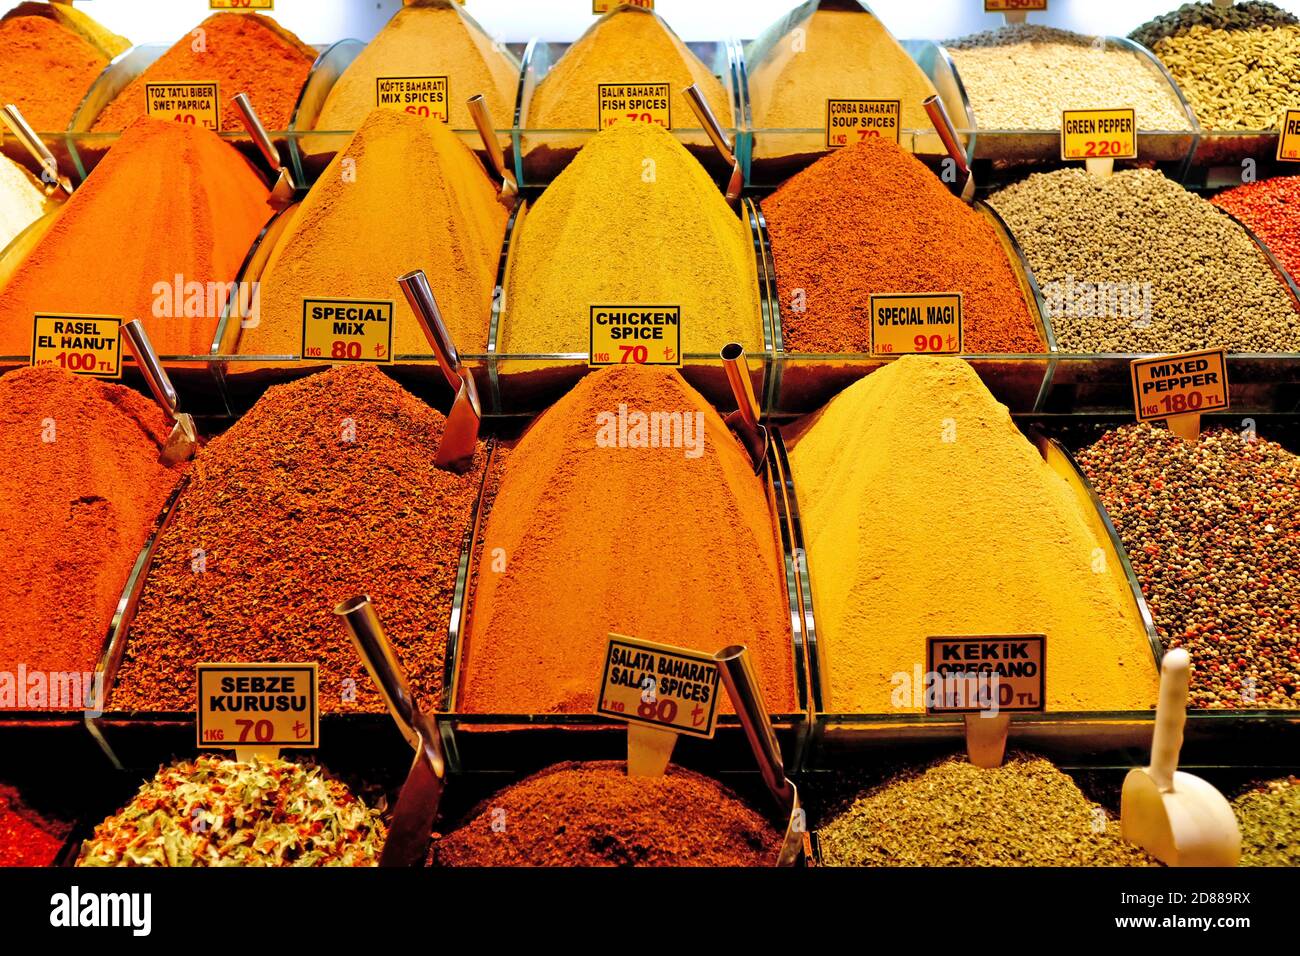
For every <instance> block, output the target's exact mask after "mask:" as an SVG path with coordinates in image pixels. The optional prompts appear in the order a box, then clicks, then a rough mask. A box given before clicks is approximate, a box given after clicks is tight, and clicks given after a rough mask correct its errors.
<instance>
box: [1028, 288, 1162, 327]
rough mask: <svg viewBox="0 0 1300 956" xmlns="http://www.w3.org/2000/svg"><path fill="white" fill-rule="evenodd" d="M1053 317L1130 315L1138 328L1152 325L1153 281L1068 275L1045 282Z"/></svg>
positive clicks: (1046, 299) (1046, 301) (1045, 297)
mask: <svg viewBox="0 0 1300 956" xmlns="http://www.w3.org/2000/svg"><path fill="white" fill-rule="evenodd" d="M1041 291H1042V294H1043V305H1044V306H1045V307H1046V311H1047V316H1048V318H1051V319H1061V318H1065V319H1096V318H1111V319H1128V320H1130V321H1131V322H1132V323H1133V325H1134V326H1135V327H1137V328H1141V329H1145V328H1148V327H1149V326H1150V325H1151V316H1152V314H1153V309H1152V305H1151V283H1150V282H1079V281H1077V280H1076V279H1075V278H1074V276H1072V275H1067V276H1066V277H1065V278H1064V279H1061V280H1059V281H1052V282H1045V283H1043V286H1042V290H1041Z"/></svg>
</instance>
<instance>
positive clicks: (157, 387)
mask: <svg viewBox="0 0 1300 956" xmlns="http://www.w3.org/2000/svg"><path fill="white" fill-rule="evenodd" d="M122 331H123V333H125V335H126V340H127V342H128V343H129V344H130V346H131V351H132V353H133V354H134V355H135V361H136V364H137V365H138V366H140V371H141V373H142V374H143V375H144V380H145V381H146V382H148V383H149V391H150V392H152V393H153V397H154V401H156V402H157V403H158V404H159V405H161V406H162V408H163V411H165V412H166V413H167V414H168V415H170V416H172V417H173V418H175V417H176V416H177V415H178V414H179V413H180V398H179V396H178V395H177V394H176V388H175V386H173V385H172V380H171V378H170V377H169V376H168V375H167V370H166V369H164V368H163V366H162V362H160V361H159V360H158V353H157V352H156V351H155V350H154V347H153V343H152V342H150V341H149V333H147V332H146V331H145V330H144V325H143V324H142V323H141V322H140V320H139V319H132V320H131V321H130V322H128V323H126V325H124V326H122Z"/></svg>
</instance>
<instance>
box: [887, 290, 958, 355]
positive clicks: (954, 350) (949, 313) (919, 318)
mask: <svg viewBox="0 0 1300 956" xmlns="http://www.w3.org/2000/svg"><path fill="white" fill-rule="evenodd" d="M961 327H962V321H961V293H960V292H943V293H929V292H925V293H907V292H899V293H893V294H887V295H873V296H872V297H871V354H872V355H909V354H913V353H915V354H919V355H959V354H961V351H962V331H961Z"/></svg>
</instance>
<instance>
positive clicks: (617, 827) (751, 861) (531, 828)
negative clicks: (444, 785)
mask: <svg viewBox="0 0 1300 956" xmlns="http://www.w3.org/2000/svg"><path fill="white" fill-rule="evenodd" d="M780 846H781V836H780V834H779V833H777V831H776V830H775V829H774V828H773V827H772V825H771V824H769V823H768V822H767V821H766V820H765V819H763V817H762V816H760V815H759V814H758V813H756V812H755V811H753V810H751V809H750V808H749V807H748V806H746V805H745V804H744V803H742V802H741V800H740V798H739V797H737V796H736V795H735V794H734V793H732V792H731V791H730V790H728V789H727V788H726V787H724V786H722V785H721V784H719V783H718V782H717V781H715V780H711V779H710V778H708V777H705V776H701V775H700V774H698V773H694V772H692V771H690V770H683V769H681V768H680V767H669V768H668V771H667V773H665V774H664V775H663V776H662V777H629V776H628V775H627V772H626V768H625V766H624V765H623V764H622V763H617V762H614V761H602V762H594V763H561V764H556V765H555V766H553V767H547V768H546V769H545V770H543V771H541V772H540V773H536V774H534V775H533V776H531V777H528V778H527V779H526V780H523V781H521V782H519V783H517V784H514V785H513V786H510V787H507V788H506V789H505V790H502V791H501V792H500V793H498V794H497V795H496V796H494V797H492V798H490V799H489V800H487V801H485V802H484V803H483V804H482V805H481V806H480V807H479V808H478V809H477V810H476V811H475V812H474V814H473V815H472V816H471V818H470V820H469V821H468V822H467V823H465V824H464V825H462V826H461V827H460V828H459V829H457V830H453V831H452V832H451V833H449V834H447V835H446V836H444V837H441V838H439V839H437V840H435V841H434V844H433V850H432V853H431V861H432V863H433V864H434V865H435V866H771V865H772V864H773V863H775V862H776V856H777V851H778V850H779V849H780Z"/></svg>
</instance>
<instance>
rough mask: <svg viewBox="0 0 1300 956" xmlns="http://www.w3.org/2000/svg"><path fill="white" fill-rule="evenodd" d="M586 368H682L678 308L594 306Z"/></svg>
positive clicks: (680, 320)
mask: <svg viewBox="0 0 1300 956" xmlns="http://www.w3.org/2000/svg"><path fill="white" fill-rule="evenodd" d="M589 343H590V344H589V348H588V351H587V365H588V366H590V367H591V368H599V367H600V366H602V365H671V366H673V367H679V366H680V365H681V364H682V307H681V306H679V305H593V306H592V307H591V336H590V340H589Z"/></svg>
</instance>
